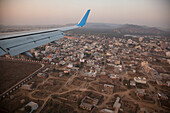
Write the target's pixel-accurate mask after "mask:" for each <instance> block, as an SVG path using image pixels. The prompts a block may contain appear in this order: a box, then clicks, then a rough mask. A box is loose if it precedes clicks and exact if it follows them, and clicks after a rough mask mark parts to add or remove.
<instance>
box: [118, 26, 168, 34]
mask: <svg viewBox="0 0 170 113" xmlns="http://www.w3.org/2000/svg"><path fill="white" fill-rule="evenodd" d="M115 30H118V31H119V32H121V33H123V34H146V35H164V34H166V32H165V31H163V30H160V29H158V28H155V27H147V26H139V25H132V24H125V25H123V26H121V27H119V28H116V29H115Z"/></svg>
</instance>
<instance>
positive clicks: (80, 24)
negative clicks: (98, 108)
mask: <svg viewBox="0 0 170 113" xmlns="http://www.w3.org/2000/svg"><path fill="white" fill-rule="evenodd" d="M89 13H90V9H89V10H87V12H86V14H85V15H84V17H83V18H82V19H81V21H80V22H79V23H78V24H77V26H80V27H83V26H84V25H85V24H86V21H87V18H88V16H89Z"/></svg>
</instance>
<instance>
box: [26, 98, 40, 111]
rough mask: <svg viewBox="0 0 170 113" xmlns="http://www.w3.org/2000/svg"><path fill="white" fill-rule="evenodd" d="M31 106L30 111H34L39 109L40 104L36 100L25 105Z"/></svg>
mask: <svg viewBox="0 0 170 113" xmlns="http://www.w3.org/2000/svg"><path fill="white" fill-rule="evenodd" d="M27 106H30V107H31V111H29V113H32V112H33V111H35V110H36V109H38V104H37V103H35V102H32V101H31V102H29V103H28V104H27V105H25V107H27Z"/></svg>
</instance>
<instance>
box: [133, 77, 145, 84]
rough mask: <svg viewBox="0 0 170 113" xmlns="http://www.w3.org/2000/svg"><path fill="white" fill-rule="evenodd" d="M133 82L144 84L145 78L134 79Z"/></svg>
mask: <svg viewBox="0 0 170 113" xmlns="http://www.w3.org/2000/svg"><path fill="white" fill-rule="evenodd" d="M134 81H135V82H136V83H141V84H146V78H145V77H134Z"/></svg>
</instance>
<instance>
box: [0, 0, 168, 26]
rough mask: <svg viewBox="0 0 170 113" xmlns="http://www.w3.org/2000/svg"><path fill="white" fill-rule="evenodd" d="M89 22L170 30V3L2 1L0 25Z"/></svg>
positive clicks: (130, 0)
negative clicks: (85, 19)
mask: <svg viewBox="0 0 170 113" xmlns="http://www.w3.org/2000/svg"><path fill="white" fill-rule="evenodd" d="M87 9H91V13H90V15H89V19H88V22H95V23H113V24H137V25H146V26H151V27H162V28H170V0H0V24H3V25H54V24H55V25H63V24H69V23H77V22H78V21H79V20H80V19H81V18H82V16H83V14H84V13H85V12H86V11H87Z"/></svg>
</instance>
